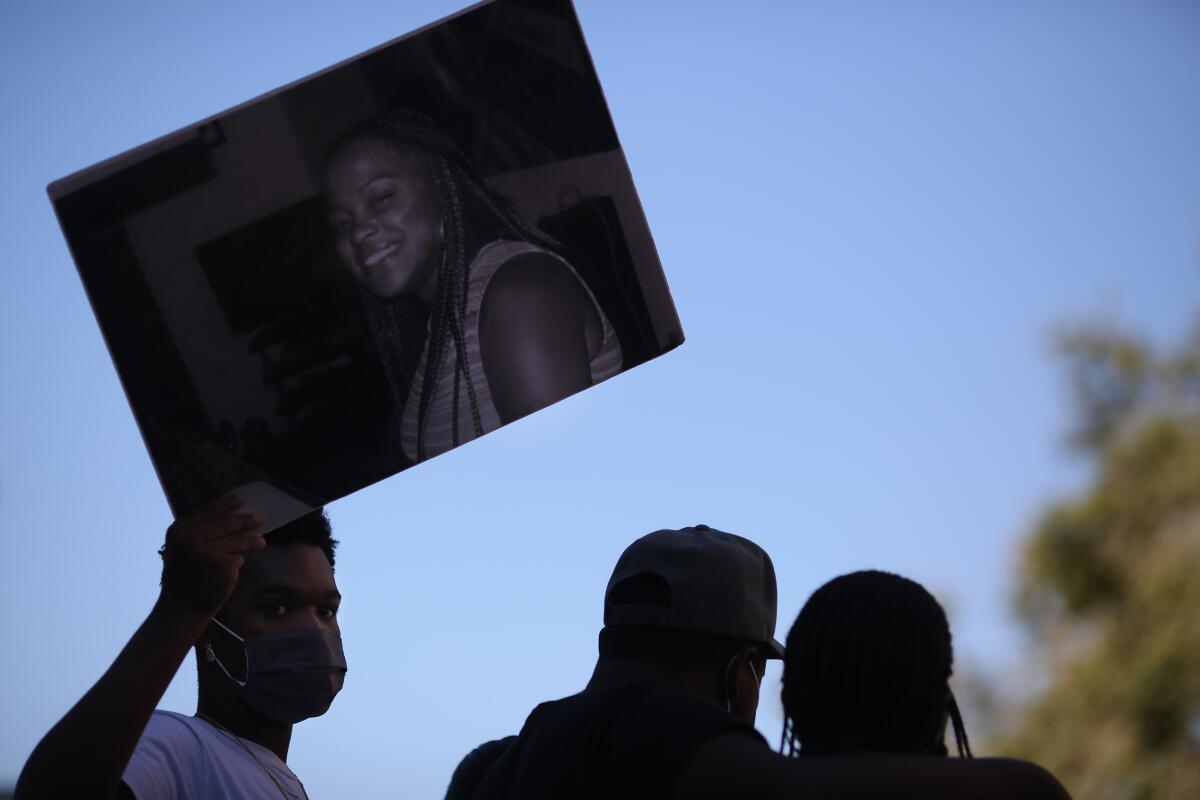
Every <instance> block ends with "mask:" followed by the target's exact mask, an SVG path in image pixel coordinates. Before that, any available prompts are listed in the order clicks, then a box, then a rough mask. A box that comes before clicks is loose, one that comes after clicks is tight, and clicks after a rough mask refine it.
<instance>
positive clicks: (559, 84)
mask: <svg viewBox="0 0 1200 800" xmlns="http://www.w3.org/2000/svg"><path fill="white" fill-rule="evenodd" d="M398 107H401V108H406V109H411V110H416V111H420V112H422V113H424V114H427V115H428V116H429V117H431V118H432V119H433V120H434V121H435V123H436V124H437V125H438V126H439V127H440V128H441V129H442V130H443V131H445V132H446V133H447V134H448V135H450V137H451V138H453V139H454V141H455V142H456V144H457V145H458V146H459V147H460V148H462V150H463V151H464V152H465V153H466V154H467V156H468V157H469V158H470V159H471V161H472V162H473V164H474V166H475V168H476V170H477V172H478V174H479V175H480V177H481V178H483V180H484V181H485V182H486V184H487V185H488V187H489V189H491V190H493V191H495V192H497V193H498V194H500V195H502V196H504V197H506V198H508V199H509V200H511V201H512V203H513V204H514V205H515V207H516V208H517V209H518V210H519V211H520V212H521V213H522V214H523V215H524V217H525V218H526V219H527V220H529V221H530V222H534V223H536V224H537V225H538V226H539V227H540V228H541V229H542V230H543V231H544V232H545V233H547V234H549V235H550V236H551V237H553V238H554V239H555V240H557V241H558V242H560V243H561V244H562V245H563V246H564V248H565V249H566V250H567V252H568V253H569V255H570V256H571V264H572V265H573V266H574V267H575V269H576V271H577V273H578V274H579V276H580V277H581V278H582V279H583V281H584V282H585V283H586V284H587V286H588V287H589V288H590V289H591V291H592V292H593V294H594V295H595V297H596V300H597V302H598V303H599V305H600V306H601V308H602V309H603V311H604V313H605V314H606V315H607V316H608V318H609V319H610V321H611V322H612V324H613V327H614V329H615V330H616V333H617V335H618V337H619V339H620V342H621V346H622V350H623V353H624V368H626V369H627V368H629V367H632V366H636V365H638V364H640V363H643V362H645V361H646V360H649V359H651V358H654V357H655V356H658V355H660V354H662V353H663V352H666V351H667V350H669V349H671V348H673V347H675V346H677V345H678V344H679V343H681V342H682V340H683V334H682V330H681V328H680V325H679V321H678V318H677V316H676V314H675V310H674V306H673V304H672V302H671V298H670V294H669V291H668V288H667V285H666V282H665V278H664V277H663V274H662V269H661V266H660V264H659V262H658V258H657V255H656V253H655V250H654V245H653V242H652V240H651V237H650V233H649V230H648V228H647V225H646V222H645V219H644V216H643V214H642V211H641V206H640V204H639V202H638V198H637V194H636V191H635V189H634V186H633V183H632V179H631V177H630V175H629V170H628V166H627V164H626V162H625V158H624V155H623V154H622V152H621V150H620V146H619V143H618V141H617V136H616V132H615V131H614V129H613V126H612V122H611V119H610V117H609V114H608V111H607V108H606V105H605V102H604V98H603V95H602V93H601V89H600V85H599V82H598V80H597V77H596V75H595V73H594V70H593V68H592V65H591V60H590V57H589V55H588V53H587V50H586V47H585V45H584V41H583V36H582V33H581V31H580V30H579V26H578V22H577V20H576V17H575V15H574V11H573V9H572V8H571V6H570V4H569V2H567V0H496V2H491V3H486V4H482V5H479V6H476V7H474V8H472V9H469V10H467V11H465V12H463V13H461V14H460V15H458V16H455V17H452V18H449V19H448V20H445V21H443V22H441V23H438V24H435V25H433V26H430V27H428V28H426V29H423V30H421V31H418V32H416V33H414V34H411V35H409V36H406V37H404V38H402V39H400V40H397V41H395V42H392V43H389V44H387V45H384V46H382V47H380V48H377V49H375V50H374V51H371V52H369V53H367V54H365V55H362V56H360V57H358V58H355V59H353V60H351V61H348V62H346V63H343V64H341V65H338V66H335V67H333V68H331V69H329V70H326V71H324V72H322V73H320V74H318V75H315V76H313V77H310V78H307V79H305V80H303V81H300V82H298V83H296V84H293V85H291V86H289V87H287V88H284V89H282V90H279V91H277V92H274V93H272V94H270V95H268V96H265V97H263V98H260V99H257V100H254V101H252V102H250V103H247V104H245V105H243V106H240V107H238V108H236V109H234V110H232V111H229V112H226V113H224V114H220V115H218V116H216V117H214V118H212V119H210V120H207V121H205V122H202V123H199V124H197V125H194V126H191V127H189V128H186V129H184V130H182V131H179V132H177V133H174V134H172V135H169V136H167V137H164V138H162V139H159V140H157V141H155V142H152V143H150V144H147V145H145V146H143V147H140V148H138V149H136V150H134V151H131V152H129V153H126V154H124V155H121V156H118V157H117V158H115V159H112V160H110V161H107V162H104V163H102V164H99V165H96V166H94V167H92V168H90V169H87V170H84V171H82V172H80V173H77V174H76V175H73V176H71V177H68V178H65V179H63V180H61V181H58V182H56V183H54V184H52V185H51V187H50V194H51V198H52V200H53V202H54V206H55V210H56V212H57V214H58V216H59V219H60V222H61V225H62V229H63V231H64V235H65V236H66V239H67V241H68V243H69V245H70V248H71V252H72V254H73V256H74V259H75V262H76V264H77V266H78V268H79V272H80V275H81V277H82V279H83V282H84V285H85V287H86V289H87V293H88V296H89V298H90V300H91V303H92V306H93V309H94V311H95V314H96V317H97V319H98V320H99V323H100V327H101V330H102V332H103V334H104V337H105V340H106V342H107V344H108V348H109V352H110V354H111V356H112V358H113V361H114V363H115V364H116V367H117V370H118V373H119V374H120V377H121V380H122V384H123V386H124V388H125V392H126V395H127V397H128V399H129V402H130V405H131V406H132V408H133V411H134V414H135V417H136V418H137V421H138V424H139V427H140V429H141V432H142V435H143V438H144V440H145V443H146V446H147V448H148V450H149V452H150V455H151V458H152V460H153V462H154V464H155V467H156V470H157V472H158V476H159V479H160V482H161V483H162V485H163V488H164V491H165V492H166V495H167V498H168V501H169V502H170V504H171V507H172V510H173V511H174V512H175V513H176V514H179V513H181V512H183V511H186V510H187V509H189V508H191V507H193V506H195V505H197V504H199V503H202V502H205V501H207V500H209V499H211V498H212V497H214V496H216V495H218V494H220V493H221V492H224V491H227V490H229V489H231V488H234V487H237V486H240V485H244V484H247V483H250V482H253V481H263V482H266V483H268V484H270V485H272V486H274V487H276V488H278V489H280V490H282V491H283V492H285V493H287V494H288V495H291V496H292V497H294V498H296V499H299V500H300V501H302V502H303V503H305V504H308V505H313V506H315V505H320V504H324V503H326V502H329V501H331V500H334V499H336V498H338V497H342V496H344V495H346V494H349V493H350V492H353V491H355V490H357V489H359V488H361V487H363V486H365V485H368V484H370V483H373V482H375V481H377V480H380V479H382V478H385V477H387V476H389V475H391V474H393V473H395V472H397V471H400V470H403V469H405V468H406V467H408V466H410V465H411V463H410V462H409V460H408V459H407V458H406V457H405V455H404V454H403V452H402V451H401V450H400V449H399V448H398V447H396V446H395V445H394V443H392V442H390V441H388V440H387V439H386V437H384V436H383V435H381V430H382V429H383V427H385V426H386V424H387V420H388V418H389V414H391V413H392V412H391V407H390V400H389V396H388V386H387V381H386V378H385V376H384V374H383V370H382V369H381V366H380V363H379V357H378V355H377V353H376V350H375V347H374V345H373V341H372V333H371V330H370V327H369V325H368V324H367V321H366V318H365V315H364V313H363V308H362V302H361V300H360V298H359V293H358V289H357V288H356V286H355V285H354V284H353V283H352V281H351V280H350V279H349V278H348V277H347V276H346V275H345V274H344V271H343V270H342V269H341V267H340V266H339V265H338V264H337V262H336V260H335V257H334V254H333V252H332V246H331V237H330V234H329V230H328V221H327V218H326V214H325V210H324V206H323V202H322V199H321V197H320V195H319V182H320V165H321V161H322V157H323V155H324V153H325V152H326V151H327V149H328V148H329V146H330V145H331V143H332V142H333V141H334V140H335V139H336V138H337V137H338V136H339V135H340V134H342V133H343V132H344V131H346V130H348V129H350V128H352V127H353V126H355V125H356V124H358V123H360V122H362V121H364V120H367V119H370V118H372V117H374V116H377V115H379V114H381V113H385V112H387V111H388V110H390V109H394V108H398Z"/></svg>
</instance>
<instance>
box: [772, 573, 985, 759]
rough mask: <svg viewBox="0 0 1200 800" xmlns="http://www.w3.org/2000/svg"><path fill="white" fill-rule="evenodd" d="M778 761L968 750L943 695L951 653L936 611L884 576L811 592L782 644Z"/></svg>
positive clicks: (911, 585)
mask: <svg viewBox="0 0 1200 800" xmlns="http://www.w3.org/2000/svg"><path fill="white" fill-rule="evenodd" d="M786 647H787V658H786V659H785V661H784V667H783V691H782V699H783V710H784V715H785V716H784V726H783V741H782V742H781V744H780V752H782V753H783V754H784V755H805V756H809V755H817V756H820V755H838V754H846V753H862V752H874V753H910V754H926V755H943V756H944V755H946V745H945V743H944V737H945V731H946V723H947V720H949V722H950V723H951V725H952V727H953V730H954V740H955V745H956V749H957V751H958V755H959V756H963V757H970V756H971V747H970V745H969V743H968V742H967V733H966V730H965V729H964V727H963V722H962V716H961V714H960V713H959V710H958V704H957V703H956V702H955V700H954V694H953V693H952V692H951V691H950V684H949V681H950V675H951V672H952V671H953V662H954V655H953V647H952V645H951V640H950V625H949V623H948V622H947V621H946V613H945V611H943V610H942V607H941V605H940V604H939V603H938V601H937V600H935V599H934V597H933V595H931V594H930V593H929V592H928V591H926V590H925V588H924V587H923V586H921V585H920V584H919V583H916V582H915V581H911V580H909V579H908V578H903V577H901V576H899V575H894V574H892V573H890V572H879V571H875V570H868V571H863V572H854V573H851V574H849V575H842V576H840V577H838V578H834V579H833V580H831V581H829V582H828V583H826V584H825V585H824V586H822V587H821V588H819V589H817V590H816V591H815V592H813V594H812V596H811V597H810V598H809V599H808V602H807V603H805V604H804V608H802V609H801V610H800V614H799V616H798V617H797V618H796V622H795V624H794V625H792V629H791V631H790V632H789V633H788V638H787V645H786Z"/></svg>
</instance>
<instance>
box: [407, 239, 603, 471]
mask: <svg viewBox="0 0 1200 800" xmlns="http://www.w3.org/2000/svg"><path fill="white" fill-rule="evenodd" d="M527 253H544V254H546V255H549V256H551V257H553V258H554V259H556V260H557V261H559V262H560V263H561V264H562V265H563V266H564V267H565V268H566V269H569V270H570V271H571V274H572V275H574V276H575V277H576V279H578V280H579V282H580V283H581V284H583V287H584V289H585V290H586V291H587V293H588V297H590V298H591V299H592V303H593V305H595V307H596V313H597V314H599V315H600V324H601V326H602V327H603V333H604V338H603V340H602V341H601V344H600V349H599V351H597V353H596V356H595V358H593V359H592V361H591V371H592V385H593V386H594V385H596V384H597V383H599V382H600V381H603V380H607V379H608V378H611V377H612V376H613V375H616V374H617V373H618V372H620V371H621V366H622V359H621V343H620V340H618V339H617V334H616V331H614V330H613V326H612V324H611V323H610V322H609V321H608V317H607V316H605V314H604V311H603V310H602V309H601V308H600V304H599V303H597V302H596V297H595V295H593V294H592V291H591V289H588V287H587V284H584V283H583V280H582V279H580V278H579V275H578V273H576V272H575V269H574V268H573V267H572V266H571V265H570V264H568V263H567V262H566V261H564V260H563V259H561V258H559V257H558V256H557V255H555V254H554V253H551V252H549V251H547V250H545V249H543V248H541V247H538V246H537V245H535V244H531V243H529V242H512V241H505V240H499V241H495V242H491V243H489V244H486V245H484V246H483V247H482V248H481V249H480V251H479V253H478V254H477V255H476V256H475V260H474V261H472V262H471V266H470V267H469V273H470V274H469V277H468V279H467V313H466V318H465V325H464V335H465V339H466V341H465V342H464V345H465V351H466V357H467V367H468V370H467V374H468V375H470V376H471V379H472V383H473V384H474V387H475V400H476V403H477V405H478V406H479V417H480V423H481V427H482V428H483V432H484V433H490V432H492V431H494V430H496V429H497V428H499V427H500V426H501V425H502V424H503V423H502V422H501V421H500V415H499V414H498V413H497V411H496V406H495V405H494V404H493V402H492V393H491V390H490V389H489V388H488V382H487V375H486V374H485V373H484V371H483V359H482V356H481V355H480V350H479V308H480V306H481V305H482V303H483V294H484V292H485V291H487V287H488V283H489V282H490V281H491V279H492V276H493V275H495V274H496V270H498V269H500V267H501V266H502V265H504V264H505V263H506V262H508V261H509V260H510V259H513V258H516V257H517V256H521V255H525V254H527ZM428 357H429V342H428V341H427V342H426V343H425V349H424V351H423V352H422V353H421V358H420V360H419V361H418V362H417V368H416V372H415V374H414V375H413V381H412V387H411V389H410V390H409V393H408V398H407V400H406V401H405V404H404V413H403V415H402V416H401V419H400V444H401V446H402V447H403V448H404V454H405V455H406V456H408V458H409V459H410V460H411V461H412V462H413V463H416V462H417V461H418V460H419V459H418V457H417V419H418V416H419V414H420V408H421V395H422V394H423V393H424V391H425V385H424V384H425V362H426V360H427V359H428ZM457 366H458V354H457V353H456V352H455V348H454V347H453V346H450V347H447V348H446V355H445V357H444V359H443V362H442V371H441V374H440V376H439V378H438V384H437V387H436V388H435V390H434V394H433V399H432V403H431V406H430V409H429V417H428V419H427V420H426V424H425V456H426V458H433V457H434V456H437V455H441V454H442V453H445V452H446V451H447V450H450V449H452V448H453V447H454V436H453V432H452V430H451V427H452V426H453V420H454V414H453V410H454V409H453V404H454V374H455V372H456V371H457ZM474 438H475V424H474V419H473V417H472V416H471V399H470V395H469V394H468V392H467V387H466V384H465V383H460V386H459V397H458V442H459V444H463V443H465V442H469V441H471V440H472V439H474Z"/></svg>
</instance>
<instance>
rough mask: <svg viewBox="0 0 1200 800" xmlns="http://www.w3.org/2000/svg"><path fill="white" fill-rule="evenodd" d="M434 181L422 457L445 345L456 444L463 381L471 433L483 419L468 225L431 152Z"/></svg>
mask: <svg viewBox="0 0 1200 800" xmlns="http://www.w3.org/2000/svg"><path fill="white" fill-rule="evenodd" d="M430 158H431V162H432V164H431V166H432V167H433V174H434V183H435V184H436V186H437V192H438V199H439V200H440V201H441V204H442V259H441V264H440V267H439V270H438V299H437V308H438V312H437V313H436V314H435V317H434V319H435V322H436V323H437V324H436V325H435V326H434V329H433V330H432V331H431V332H430V336H431V340H430V350H429V355H428V356H427V360H426V362H425V378H424V380H425V383H424V386H425V387H427V389H426V390H425V391H422V392H421V403H420V409H419V413H418V424H417V456H418V458H420V459H422V460H424V459H425V423H426V421H427V420H428V416H429V413H430V410H431V408H432V402H433V397H434V394H435V392H436V387H437V385H438V381H439V379H440V377H441V371H442V362H443V360H444V359H445V356H446V352H447V347H448V345H449V344H451V343H452V344H453V345H454V352H455V368H454V389H453V392H454V394H453V397H452V401H453V402H452V404H451V431H452V437H453V443H454V446H455V447H457V446H458V444H459V437H458V407H459V396H460V395H459V392H460V390H461V386H462V384H463V382H464V381H465V383H466V386H467V398H468V401H469V402H470V406H471V421H472V423H473V425H474V431H475V436H482V435H483V420H482V417H481V415H480V413H479V402H478V399H477V398H476V396H475V383H474V380H473V379H472V376H471V373H470V361H469V360H468V359H467V351H466V336H465V329H466V313H467V279H468V277H469V276H468V274H467V269H468V265H467V264H466V247H467V243H466V238H467V236H466V225H465V220H464V213H463V207H462V200H461V198H460V196H459V192H458V188H457V185H456V183H457V182H456V181H455V176H454V167H453V165H451V164H450V162H449V161H448V160H447V159H446V158H444V157H442V156H438V155H431V156H430Z"/></svg>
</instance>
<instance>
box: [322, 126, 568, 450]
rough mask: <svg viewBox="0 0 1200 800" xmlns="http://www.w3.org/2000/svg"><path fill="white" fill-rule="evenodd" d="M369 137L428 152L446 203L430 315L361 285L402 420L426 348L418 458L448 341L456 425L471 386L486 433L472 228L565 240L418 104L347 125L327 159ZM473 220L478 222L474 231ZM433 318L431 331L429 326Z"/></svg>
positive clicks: (545, 243) (543, 241)
mask: <svg viewBox="0 0 1200 800" xmlns="http://www.w3.org/2000/svg"><path fill="white" fill-rule="evenodd" d="M364 139H371V140H376V141H380V142H383V143H384V144H387V145H391V146H394V147H400V148H404V149H409V150H416V151H418V152H420V153H422V154H423V155H424V156H425V157H426V159H427V161H428V163H429V166H430V169H431V172H432V174H433V180H434V185H435V189H436V191H437V197H438V202H439V203H440V205H441V209H442V251H441V259H440V262H439V264H438V268H437V296H436V299H435V301H434V304H433V307H432V308H430V309H428V316H426V314H425V313H424V310H423V309H422V307H421V304H420V303H419V302H418V301H415V299H413V298H404V297H401V298H397V299H395V300H384V299H380V298H378V297H376V296H375V295H373V294H372V293H371V292H369V291H367V290H366V289H362V290H360V291H361V294H362V297H363V304H364V306H365V308H366V316H367V320H368V322H369V324H370V326H371V329H372V332H373V333H374V339H375V344H376V348H377V350H378V351H379V357H380V361H381V362H382V364H383V369H384V374H385V376H386V378H387V382H388V385H389V388H390V393H391V399H392V406H393V409H394V411H395V414H396V419H397V421H398V422H399V421H400V420H401V419H402V417H403V414H404V406H405V403H406V401H407V396H408V391H409V389H410V387H411V385H412V380H413V376H414V374H415V371H416V366H417V362H418V360H419V358H420V355H421V352H422V350H424V351H425V353H426V355H425V371H424V374H423V375H422V392H421V397H420V404H419V410H418V415H417V460H418V461H424V460H425V459H426V458H427V453H426V448H425V427H426V423H427V422H428V419H429V414H430V411H431V409H432V407H433V400H434V396H435V395H436V393H437V388H438V385H439V381H440V379H441V376H442V371H443V369H444V366H445V363H444V362H445V361H446V360H447V359H446V357H447V354H448V353H449V352H450V348H453V351H454V353H455V356H456V358H455V365H454V384H453V403H452V409H453V410H452V421H451V430H452V436H453V444H454V446H455V447H457V446H458V445H459V443H460V442H459V435H458V422H459V419H458V413H459V412H458V409H459V401H460V398H461V392H462V390H463V388H464V387H465V388H466V392H467V399H468V401H469V406H470V409H471V422H472V426H473V430H474V436H475V437H478V436H482V435H483V423H482V420H481V417H480V413H479V402H478V399H477V397H476V391H475V380H476V379H477V376H472V375H471V366H470V363H469V361H468V359H467V356H466V335H465V324H466V313H467V282H468V278H469V274H468V273H469V270H470V263H469V259H470V258H471V257H472V256H473V254H472V253H469V252H468V248H469V247H470V245H471V243H472V242H473V241H476V240H477V237H476V238H472V236H471V234H472V233H473V232H474V233H476V234H478V233H484V234H486V235H487V236H489V237H492V238H507V239H512V240H520V241H527V242H532V243H534V244H537V245H539V246H541V247H544V248H546V249H550V250H559V249H560V246H559V245H558V244H557V243H556V242H554V241H553V240H552V239H550V238H549V237H547V236H546V235H545V234H543V233H542V232H541V231H539V230H538V229H537V228H535V227H534V226H532V225H531V224H530V223H528V222H526V221H525V220H524V219H523V218H522V217H521V215H520V214H518V213H517V212H516V211H515V210H514V209H513V207H512V206H511V204H510V203H509V202H508V201H506V200H505V199H503V198H501V197H499V196H497V195H495V194H494V193H492V192H491V191H489V190H488V189H487V187H486V186H484V184H483V182H482V181H481V180H480V179H479V177H478V176H477V175H476V174H475V170H474V168H473V166H472V165H471V162H470V160H469V159H468V158H467V157H466V155H465V154H464V153H463V152H462V150H460V149H459V147H458V146H457V145H456V144H455V143H454V142H453V140H451V139H450V137H449V136H447V135H446V134H445V133H443V132H442V131H441V130H440V129H439V128H438V127H437V126H436V125H435V124H434V123H433V121H432V120H431V119H430V118H429V117H427V116H425V115H424V114H421V113H419V112H416V111H411V110H408V109H397V110H393V111H391V112H389V113H387V114H384V115H382V116H378V117H374V118H372V119H370V120H367V121H366V122H364V123H362V124H360V125H358V126H356V127H354V128H352V129H351V130H349V131H347V132H346V133H344V134H343V135H342V136H341V137H339V138H338V139H337V141H335V142H334V143H333V145H332V146H331V147H330V148H329V149H328V150H327V151H326V154H325V163H328V162H329V161H330V160H332V157H333V156H334V154H336V153H337V152H338V151H339V150H341V149H342V148H343V147H344V146H346V145H347V144H349V143H351V142H358V141H362V140H364ZM473 226H479V230H474V231H473ZM426 322H427V323H428V326H427V327H428V338H426V334H425V329H426Z"/></svg>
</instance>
